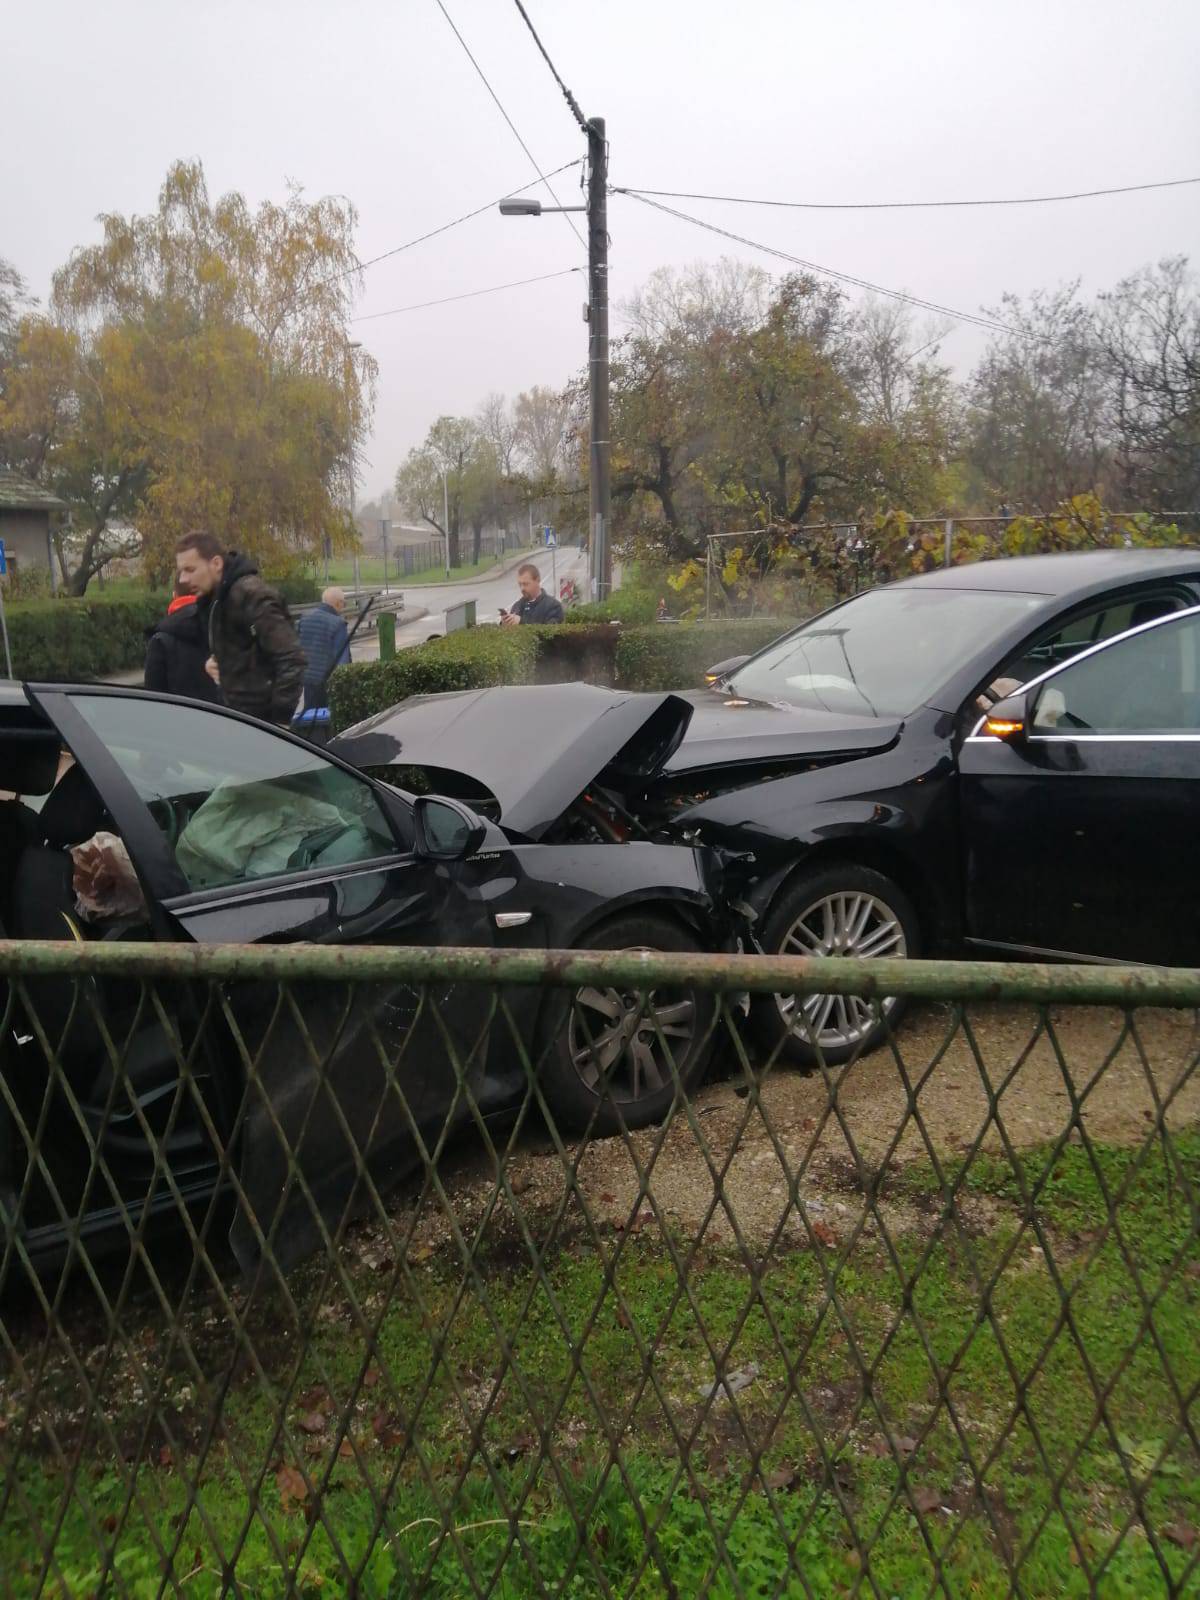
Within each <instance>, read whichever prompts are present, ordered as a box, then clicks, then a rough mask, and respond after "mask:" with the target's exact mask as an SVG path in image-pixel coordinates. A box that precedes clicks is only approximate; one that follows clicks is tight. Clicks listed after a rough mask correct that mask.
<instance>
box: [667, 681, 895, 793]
mask: <svg viewBox="0 0 1200 1600" xmlns="http://www.w3.org/2000/svg"><path fill="white" fill-rule="evenodd" d="M680 698H681V699H683V700H685V701H686V702H687V703H688V705H689V706H690V707H691V710H692V715H691V720H690V722H689V723H688V729H687V735H686V737H685V738H684V739H683V741H682V743H681V744H680V745H679V747H678V749H677V750H676V751H675V753H674V754H673V755H672V756H671V758H670V760H669V761H668V762H667V765H666V774H667V776H668V777H675V776H677V775H680V774H683V773H688V772H695V771H698V770H701V769H704V768H706V767H725V766H734V765H736V764H737V763H739V762H743V761H755V762H777V761H786V760H787V759H788V758H789V757H795V758H796V759H797V760H798V761H803V760H805V759H808V758H811V759H813V760H818V761H819V760H822V759H824V758H828V757H833V756H837V755H846V756H849V755H855V754H862V755H866V754H869V753H871V752H873V751H876V750H883V749H886V748H887V746H888V745H890V744H892V743H893V742H894V740H895V739H896V738H897V736H898V735H899V733H900V729H901V727H902V726H903V723H902V721H901V719H899V718H896V717H893V718H889V719H881V718H876V717H856V716H854V715H853V714H852V713H850V712H846V711H816V710H809V709H807V708H802V707H798V706H775V705H769V704H767V703H766V702H764V701H761V700H741V699H739V698H738V697H737V696H736V695H734V694H731V693H714V692H713V691H712V690H711V689H701V690H696V691H693V692H690V693H687V694H684V695H682V696H681V697H680Z"/></svg>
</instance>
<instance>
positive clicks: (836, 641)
mask: <svg viewBox="0 0 1200 1600" xmlns="http://www.w3.org/2000/svg"><path fill="white" fill-rule="evenodd" d="M1043 603H1044V602H1043V600H1042V597H1041V596H1039V595H1031V594H1005V593H993V592H989V591H988V590H984V589H932V588H930V589H921V588H911V589H910V588H894V587H893V588H886V589H872V590H871V591H870V592H869V593H868V594H861V595H858V596H857V597H856V598H855V599H853V600H850V601H847V603H846V604H845V605H844V606H839V607H838V608H837V610H836V611H831V612H828V613H827V614H826V615H825V616H823V617H818V618H816V619H815V620H814V621H812V622H810V623H808V624H807V625H806V626H805V627H803V628H798V629H797V630H796V631H795V632H794V633H789V634H788V635H787V636H786V637H785V638H783V639H780V640H779V642H778V643H777V644H773V645H771V646H770V648H769V649H767V650H764V651H763V652H762V653H761V654H760V655H757V656H755V657H754V659H753V660H752V661H748V662H747V663H746V665H745V666H744V667H743V668H742V669H741V670H740V671H739V672H737V673H735V674H734V676H733V679H732V680H731V683H730V688H731V689H732V690H733V692H734V693H735V694H738V695H744V696H745V697H746V698H747V699H749V700H767V701H771V702H773V703H775V704H777V705H789V706H802V707H804V708H805V709H810V710H818V711H834V712H840V713H852V714H853V715H855V716H860V717H896V716H906V715H907V714H908V713H909V712H910V711H914V710H915V709H916V708H917V706H920V705H923V704H924V703H925V702H926V701H927V700H928V699H929V697H930V696H931V695H932V694H934V693H936V692H937V690H938V688H939V687H940V685H941V684H942V683H943V682H944V681H945V680H946V678H947V677H948V676H949V675H950V674H951V673H952V672H954V670H955V668H956V667H958V666H959V665H960V664H961V663H962V661H963V660H964V658H966V657H967V656H969V655H971V654H972V653H973V652H974V651H975V650H976V649H978V647H979V645H980V644H981V643H983V642H985V641H986V640H987V639H988V637H989V636H992V635H997V634H1001V633H1003V632H1004V631H1005V630H1006V629H1008V628H1009V627H1011V626H1012V625H1013V623H1016V622H1020V620H1021V618H1022V617H1024V616H1028V615H1030V614H1031V613H1033V612H1034V611H1036V610H1037V609H1038V607H1039V606H1040V605H1042V604H1043Z"/></svg>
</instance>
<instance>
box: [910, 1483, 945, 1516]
mask: <svg viewBox="0 0 1200 1600" xmlns="http://www.w3.org/2000/svg"><path fill="white" fill-rule="evenodd" d="M942 1503H943V1496H942V1491H941V1490H940V1489H935V1488H933V1487H932V1486H931V1485H930V1484H927V1483H923V1484H919V1485H918V1486H917V1487H916V1488H915V1489H914V1490H913V1506H914V1508H915V1509H916V1510H917V1511H919V1512H920V1513H921V1514H922V1516H928V1514H929V1513H930V1512H931V1511H937V1510H939V1509H940V1508H941V1506H942Z"/></svg>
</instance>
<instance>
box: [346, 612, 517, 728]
mask: <svg viewBox="0 0 1200 1600" xmlns="http://www.w3.org/2000/svg"><path fill="white" fill-rule="evenodd" d="M541 631H542V630H541V629H539V628H500V627H496V626H485V627H481V628H464V629H462V630H461V631H460V632H458V633H449V634H446V635H445V637H444V638H441V639H430V640H429V641H428V642H427V643H425V644H420V645H416V646H414V647H413V648H412V649H411V650H402V651H400V653H399V654H398V655H397V656H396V657H395V659H394V660H392V661H356V662H353V663H352V664H351V665H350V666H348V667H339V668H338V669H337V671H336V672H335V673H334V675H333V677H332V679H331V680H330V685H329V696H330V711H331V713H332V721H333V725H334V727H335V728H339V729H340V728H349V727H351V726H352V725H353V724H354V723H356V722H361V721H362V719H363V718H364V717H370V716H373V715H374V714H375V713H376V712H377V711H385V710H386V709H387V708H388V706H392V705H395V704H396V702H397V701H398V700H406V699H407V698H408V697H409V695H413V694H446V693H448V692H451V691H453V690H456V689H487V688H490V687H491V686H492V685H494V684H498V683H532V682H533V681H534V670H535V665H536V659H537V651H538V643H539V640H538V634H539V633H540V632H541Z"/></svg>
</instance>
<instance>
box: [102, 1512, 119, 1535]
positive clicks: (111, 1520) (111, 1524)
mask: <svg viewBox="0 0 1200 1600" xmlns="http://www.w3.org/2000/svg"><path fill="white" fill-rule="evenodd" d="M104 1531H105V1533H116V1531H117V1519H116V1517H115V1516H113V1515H112V1513H111V1512H110V1513H109V1515H108V1516H107V1517H105V1519H104Z"/></svg>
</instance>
